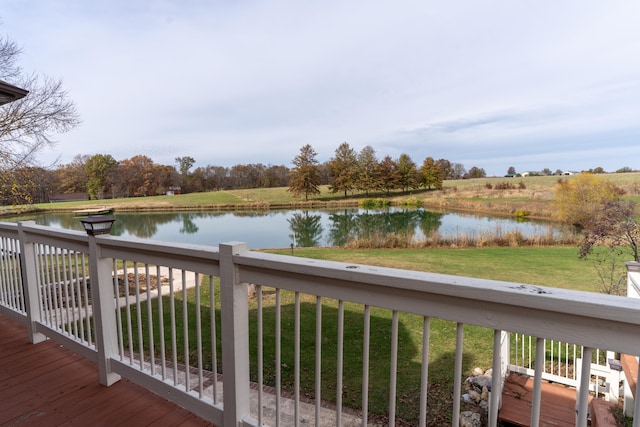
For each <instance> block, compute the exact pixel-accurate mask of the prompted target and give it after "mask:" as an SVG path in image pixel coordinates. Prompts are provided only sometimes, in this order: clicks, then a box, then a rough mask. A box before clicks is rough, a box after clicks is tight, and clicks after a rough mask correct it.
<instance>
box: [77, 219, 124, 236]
mask: <svg viewBox="0 0 640 427" xmlns="http://www.w3.org/2000/svg"><path fill="white" fill-rule="evenodd" d="M115 220H116V219H115V218H114V217H112V216H109V215H94V216H88V217H86V218H82V219H81V220H80V222H81V223H82V226H83V227H84V230H85V231H86V232H87V234H88V235H89V236H97V235H99V234H109V233H110V232H111V227H112V226H113V223H114V221H115Z"/></svg>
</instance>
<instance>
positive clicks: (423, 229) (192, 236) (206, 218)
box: [0, 208, 562, 249]
mask: <svg viewBox="0 0 640 427" xmlns="http://www.w3.org/2000/svg"><path fill="white" fill-rule="evenodd" d="M114 216H115V218H116V222H115V224H114V226H113V230H112V232H111V234H113V235H117V236H125V237H137V238H144V239H153V240H161V241H168V242H180V243H193V244H200V245H217V244H219V243H224V242H229V241H241V242H246V243H247V244H248V245H249V248H254V249H262V248H284V247H290V246H291V245H292V244H293V245H294V246H296V247H309V246H340V245H344V244H345V243H347V242H349V241H351V240H353V239H366V238H383V236H384V235H385V234H386V233H395V234H398V235H402V236H407V237H410V238H413V239H415V240H421V239H424V237H425V236H429V235H431V234H432V233H433V232H438V233H439V234H440V235H442V236H446V237H453V236H465V235H467V236H476V237H477V236H481V235H482V234H488V235H498V234H501V233H506V232H510V231H514V230H518V231H520V232H522V233H523V234H525V235H528V236H530V235H534V234H536V235H543V234H546V233H548V232H553V233H560V232H562V231H561V230H560V228H559V226H558V225H557V224H551V223H548V222H542V221H517V220H516V219H513V218H498V217H488V216H481V215H473V214H461V213H442V212H432V211H427V210H424V209H403V208H388V209H380V210H374V209H357V208H355V209H339V210H335V209H318V210H316V209H313V210H309V209H307V210H275V211H260V212H244V211H239V212H209V211H207V212H205V211H197V212H144V213H116V214H115V215H114ZM0 220H1V221H4V222H15V221H26V220H33V221H35V222H36V223H37V224H39V225H46V226H50V227H58V228H64V229H73V230H82V229H83V228H82V226H81V224H80V221H79V219H78V218H75V217H74V216H73V215H72V214H71V213H56V214H53V213H47V214H33V215H24V216H20V217H12V218H0Z"/></svg>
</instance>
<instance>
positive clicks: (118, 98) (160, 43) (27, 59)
mask: <svg viewBox="0 0 640 427" xmlns="http://www.w3.org/2000/svg"><path fill="white" fill-rule="evenodd" d="M0 20H1V23H0V34H2V35H3V36H6V37H9V38H11V39H12V40H14V41H15V42H17V43H18V45H20V46H21V47H22V49H23V53H22V56H21V60H20V64H21V65H22V67H23V68H24V70H25V71H27V72H30V73H36V74H40V75H47V76H50V77H53V78H58V79H62V80H63V85H64V87H65V89H66V90H67V91H68V96H69V97H70V99H72V100H73V101H74V102H75V103H76V106H77V109H78V111H79V113H80V116H81V120H82V124H81V125H80V126H79V127H77V128H76V129H74V130H72V131H71V132H68V133H66V134H61V135H56V136H55V138H54V139H55V140H56V141H57V144H56V145H55V147H53V148H52V149H50V150H47V151H45V152H42V153H40V156H39V158H40V160H41V162H42V163H45V164H48V163H50V162H53V161H56V160H57V161H58V162H59V163H61V164H66V163H69V162H71V161H72V159H73V158H74V157H75V156H76V155H79V154H82V155H93V154H110V155H112V156H113V157H114V158H115V159H116V160H124V159H128V158H131V157H133V156H135V155H139V154H142V155H146V156H148V157H150V158H151V159H152V160H153V161H154V162H155V163H159V164H164V165H176V162H175V159H176V157H184V156H191V157H193V158H194V159H195V161H196V163H195V167H199V166H207V165H218V166H233V165H236V164H249V163H263V164H265V165H269V164H272V165H285V166H291V161H292V160H293V158H294V157H295V156H296V155H297V154H298V153H299V152H300V148H301V147H302V146H303V145H305V144H310V145H311V146H312V147H313V148H314V150H315V151H316V152H317V160H318V161H319V162H324V161H327V160H329V159H330V158H331V157H333V156H334V155H335V150H336V148H337V147H338V146H339V145H340V144H341V143H342V142H347V143H349V145H350V146H351V147H352V148H354V149H355V150H358V151H359V150H361V149H362V148H363V147H365V146H367V145H370V146H371V147H373V148H374V149H375V152H376V154H377V156H378V158H379V159H382V158H383V157H384V156H386V155H389V156H391V157H392V158H394V159H396V158H398V157H399V156H400V154H402V153H406V154H409V155H410V156H411V158H412V159H413V160H414V161H415V162H416V163H417V164H418V166H419V165H420V164H422V161H423V160H424V159H425V158H426V157H433V158H434V159H442V158H444V159H447V160H449V161H451V162H455V163H461V164H463V165H464V166H465V167H466V168H467V169H469V168H471V167H473V166H476V167H480V168H483V169H485V171H486V172H487V174H488V175H490V176H491V175H497V176H501V175H504V174H505V173H506V172H507V170H508V169H509V167H511V166H513V167H515V168H516V171H517V172H524V171H539V170H542V169H544V168H549V169H551V170H552V171H555V170H557V169H560V170H570V171H580V170H588V169H592V168H596V167H603V168H604V169H605V170H606V171H609V172H612V171H615V170H617V169H619V168H622V167H630V168H632V169H640V120H639V119H640V2H638V1H637V0H613V1H606V2H605V1H600V0H597V1H595V0H566V1H564V0H563V1H558V0H536V1H518V0H499V1H498V0H483V1H475V0H465V1H462V0H447V1H433V0H416V1H405V0H395V1H378V0H367V1H364V0H353V1H347V0H343V1H337V0H323V1H301V0H264V1H257V0H241V1H231V0H157V1H147V0H127V1H123V0H109V1H103V0H91V1H86V0H69V1H58V0H33V1H32V0H0Z"/></svg>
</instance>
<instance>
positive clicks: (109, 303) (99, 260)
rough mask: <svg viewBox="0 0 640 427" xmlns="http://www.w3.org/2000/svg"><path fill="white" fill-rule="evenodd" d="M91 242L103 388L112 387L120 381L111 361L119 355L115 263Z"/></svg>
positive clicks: (99, 362) (93, 300)
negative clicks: (102, 254) (114, 284)
mask: <svg viewBox="0 0 640 427" xmlns="http://www.w3.org/2000/svg"><path fill="white" fill-rule="evenodd" d="M87 237H88V239H89V276H90V280H91V286H90V289H91V301H92V308H93V324H94V329H95V342H96V349H97V351H98V372H99V377H100V384H102V385H105V386H110V385H112V384H113V383H115V382H116V381H118V380H119V379H120V375H118V374H116V373H114V372H113V371H112V370H111V363H110V360H111V358H112V357H115V356H117V354H118V335H117V324H116V312H115V310H116V306H115V302H114V299H115V294H114V289H113V274H114V273H113V259H111V258H103V257H102V256H101V254H100V246H99V245H98V243H97V239H96V237H95V236H87Z"/></svg>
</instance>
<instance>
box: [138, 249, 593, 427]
mask: <svg viewBox="0 0 640 427" xmlns="http://www.w3.org/2000/svg"><path fill="white" fill-rule="evenodd" d="M269 252H275V253H284V254H287V255H289V254H290V253H291V251H290V250H279V251H269ZM294 253H295V255H296V256H304V257H310V258H315V259H327V260H335V261H345V262H350V263H362V264H373V265H380V266H387V267H396V268H404V269H414V270H421V271H431V272H437V273H444V274H457V275H463V276H473V277H481V278H487V279H497V280H506V281H515V282H522V283H529V284H535V285H542V286H556V287H562V288H567V289H579V290H586V291H598V284H597V280H596V276H595V273H594V269H593V267H592V265H591V263H590V262H589V261H584V260H579V259H578V257H577V249H576V248H573V247H550V248H482V249H469V250H466V249H429V250H424V249H423V250H343V249H321V248H316V249H296V250H295V251H294ZM215 289H216V292H219V290H218V289H217V285H216V287H215ZM280 295H281V307H282V308H281V310H282V311H281V317H282V331H283V333H282V341H281V342H282V365H281V369H282V381H283V387H284V388H285V389H290V387H292V385H293V369H294V360H293V354H294V346H293V328H294V310H295V302H294V301H295V295H294V294H293V293H292V292H288V291H281V294H280ZM195 298H196V294H195V291H193V290H191V291H189V292H188V293H187V301H188V307H189V316H188V317H189V319H190V320H189V321H190V323H191V324H190V325H189V330H191V331H195V325H194V324H193V321H194V319H195V310H196V306H197V305H196V299H195ZM216 298H217V301H218V305H217V306H216V316H217V317H218V319H219V316H220V312H219V310H220V306H219V296H218V295H217V296H216ZM275 298H276V295H275V292H274V290H273V289H270V288H268V289H265V290H264V298H263V305H264V328H263V330H264V356H265V358H264V360H265V361H266V363H265V367H264V369H265V382H266V383H267V384H269V385H274V383H275V365H274V364H273V362H272V361H273V360H274V355H275V316H276V308H275V307H276V306H275ZM181 301H182V298H181V295H177V296H176V308H175V310H176V318H177V319H178V325H179V324H180V322H181V319H182V302H181ZM200 301H201V302H200V305H201V308H200V309H201V311H202V319H203V321H204V322H205V324H204V328H205V330H206V328H209V327H210V325H209V324H208V314H207V313H208V310H209V293H208V289H207V287H206V286H205V287H203V289H202V292H201V298H200ZM164 302H165V307H164V313H169V312H170V310H169V306H168V299H167V298H165V300H164ZM315 309H316V308H315V297H314V296H309V295H302V296H301V300H300V313H301V319H300V321H301V324H300V330H301V367H300V371H301V377H302V385H301V389H302V390H301V392H302V393H303V395H305V396H307V397H311V396H312V395H313V393H314V383H313V378H314V372H315V368H314V366H315V356H314V354H315V327H316V314H315ZM344 310H345V314H344V316H345V331H344V336H345V340H344V389H343V392H344V395H343V401H344V404H345V405H346V406H348V407H352V408H359V407H360V405H361V393H360V386H361V378H362V333H363V327H364V315H363V307H362V306H361V305H358V304H352V303H345V304H344ZM322 313H323V317H322V319H323V321H322V350H323V351H322V354H323V356H322V357H323V358H322V397H323V398H324V399H326V400H329V401H335V395H336V391H335V379H336V366H337V364H336V362H337V358H336V353H337V338H336V337H337V331H336V327H337V318H338V303H337V301H334V300H329V299H323V308H322ZM142 318H143V319H146V313H145V314H143V317H142ZM391 318H392V313H391V312H390V311H389V310H383V309H378V308H372V309H371V340H372V341H371V356H370V364H371V365H370V375H371V377H370V389H369V393H370V404H369V405H370V406H369V410H370V411H372V412H373V413H378V414H384V413H385V410H386V407H387V404H388V390H389V375H390V374H389V371H390V367H389V360H390V344H391ZM134 319H135V315H134ZM165 320H166V322H168V319H165ZM399 320H400V321H399V340H400V345H399V346H400V349H399V360H398V405H397V408H398V411H399V412H398V416H400V417H402V418H404V419H405V420H408V421H409V423H411V422H413V421H415V419H416V417H417V416H418V400H417V397H416V396H418V393H419V387H420V383H419V378H420V368H421V340H422V322H423V319H422V318H421V317H419V316H415V315H410V314H404V313H401V314H400V317H399ZM249 321H250V336H249V340H250V345H251V356H250V361H251V362H250V363H251V378H252V380H254V381H255V380H256V379H257V335H256V330H257V327H256V323H257V299H256V298H253V299H251V300H250V305H249ZM219 326H220V323H219V321H218V328H219ZM166 327H167V328H168V327H169V323H166ZM133 329H134V331H135V329H136V328H135V327H134V328H133ZM181 334H182V328H181V327H180V326H178V335H179V337H178V348H179V349H181V348H182V346H183V344H182V342H183V341H182V340H183V336H181ZM455 334H456V325H455V323H453V322H448V321H443V320H439V319H431V328H430V348H429V383H430V388H429V390H430V391H429V399H430V400H429V408H430V409H429V411H430V412H429V413H430V417H431V418H430V420H431V423H432V425H436V424H438V423H439V422H441V421H443V420H446V419H447V418H448V417H449V415H450V411H451V407H452V400H451V398H452V391H453V384H454V383H453V379H452V378H451V376H452V373H453V369H454V366H453V360H454V354H455V339H456V335H455ZM218 336H220V335H218ZM492 337H493V331H492V330H488V329H483V328H478V327H473V326H466V327H465V343H464V350H465V351H464V355H463V369H464V371H465V373H468V372H470V371H471V370H472V369H473V368H474V367H476V366H479V367H482V368H489V367H490V366H491V358H492V353H491V349H492ZM167 345H169V342H167ZM191 345H192V347H193V346H194V345H195V339H193V338H191ZM217 346H218V354H221V349H220V343H218V345H217ZM203 347H204V349H205V353H207V354H210V352H211V342H205V343H203ZM193 362H194V361H192V363H193Z"/></svg>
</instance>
